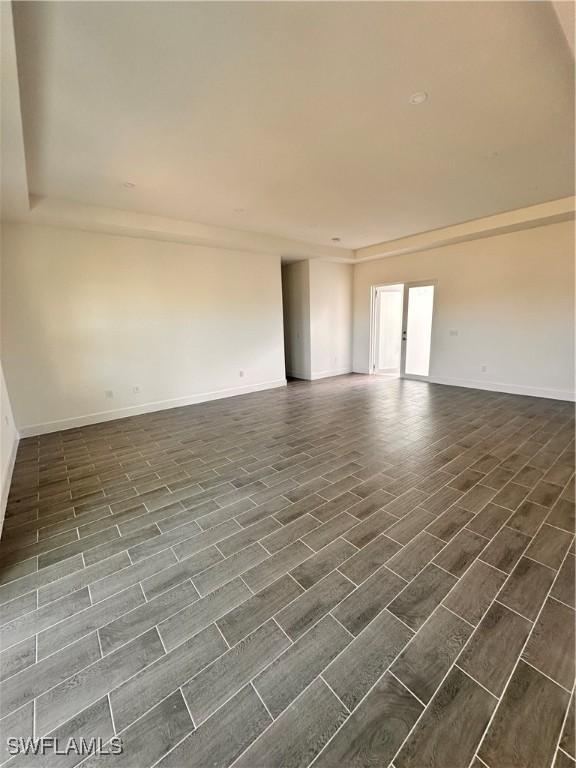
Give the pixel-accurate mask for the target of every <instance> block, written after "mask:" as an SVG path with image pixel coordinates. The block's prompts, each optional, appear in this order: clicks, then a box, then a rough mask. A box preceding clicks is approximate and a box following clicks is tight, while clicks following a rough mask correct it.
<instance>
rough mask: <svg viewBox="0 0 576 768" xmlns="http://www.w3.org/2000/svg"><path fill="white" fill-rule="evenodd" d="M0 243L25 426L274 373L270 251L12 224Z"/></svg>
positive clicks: (265, 383) (89, 417) (5, 309)
mask: <svg viewBox="0 0 576 768" xmlns="http://www.w3.org/2000/svg"><path fill="white" fill-rule="evenodd" d="M2 246H3V259H2V270H3V280H2V294H3V295H2V337H3V347H2V353H3V362H4V372H5V375H6V380H7V383H8V387H9V390H10V395H11V398H12V407H13V409H14V415H15V418H16V423H17V425H18V427H19V428H20V431H21V433H22V434H23V435H26V434H33V433H36V432H40V431H43V430H53V429H60V428H66V427H69V426H76V425H78V424H82V423H92V422H95V421H101V420H103V419H106V418H117V417H120V416H125V415H131V414H133V413H138V412H142V411H147V410H156V409H159V408H163V407H175V406H177V405H184V404H187V403H191V402H200V401H202V400H206V399H211V398H214V397H223V396H228V395H232V394H239V393H242V392H248V391H254V390H257V389H264V388H268V387H273V386H279V385H282V384H283V383H285V374H284V359H283V339H282V302H281V281H280V260H279V257H277V256H268V255H254V254H249V253H245V252H242V253H240V252H235V251H225V250H219V249H214V248H202V247H197V246H192V245H185V244H179V243H172V242H170V243H169V242H161V241H156V240H149V239H138V238H130V237H115V236H111V235H103V234H96V233H87V232H80V231H72V230H64V229H56V228H44V227H30V226H22V225H10V226H5V227H4V230H3V240H2ZM241 371H243V372H244V376H241V375H240V372H241ZM135 387H138V388H139V392H134V388H135ZM107 390H110V391H112V392H113V393H114V394H113V397H112V398H107V397H106V395H105V392H106V391H107Z"/></svg>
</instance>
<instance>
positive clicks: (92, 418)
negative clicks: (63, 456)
mask: <svg viewBox="0 0 576 768" xmlns="http://www.w3.org/2000/svg"><path fill="white" fill-rule="evenodd" d="M285 386H286V379H275V380H273V381H262V382H260V383H259V384H247V385H246V386H244V387H231V388H229V389H218V390H215V391H214V392H199V393H198V394H194V395H188V396H186V397H176V398H173V399H172V400H157V401H156V402H152V403H143V404H142V405H131V406H128V407H127V408H116V409H115V410H112V411H100V412H99V413H87V414H84V415H83V416H74V417H72V418H70V419H60V420H58V421H51V422H48V423H46V424H29V425H27V426H25V427H21V428H20V437H35V436H36V435H45V434H47V433H49V432H59V431H60V430H63V429H74V428H75V427H86V426H89V425H90V424H99V423H100V422H103V421H114V419H125V418H127V417H128V416H139V415H141V414H143V413H154V411H165V410H168V409H169V408H180V407H181V406H183V405H195V404H197V403H206V402H208V401H210V400H220V399H222V398H226V397H237V396H238V395H248V394H250V393H251V392H261V391H262V390H264V389H274V388H276V387H285Z"/></svg>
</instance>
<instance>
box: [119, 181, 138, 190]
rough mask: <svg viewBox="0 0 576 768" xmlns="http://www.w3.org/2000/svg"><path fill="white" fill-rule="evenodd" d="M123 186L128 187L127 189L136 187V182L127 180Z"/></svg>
mask: <svg viewBox="0 0 576 768" xmlns="http://www.w3.org/2000/svg"><path fill="white" fill-rule="evenodd" d="M122 186H123V187H126V189H134V187H135V186H136V184H134V182H132V181H125V182H124V184H122Z"/></svg>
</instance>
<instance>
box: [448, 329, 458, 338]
mask: <svg viewBox="0 0 576 768" xmlns="http://www.w3.org/2000/svg"><path fill="white" fill-rule="evenodd" d="M450 336H458V331H457V330H456V329H455V328H452V329H451V330H450Z"/></svg>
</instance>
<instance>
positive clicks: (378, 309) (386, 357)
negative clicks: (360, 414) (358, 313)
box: [372, 285, 404, 376]
mask: <svg viewBox="0 0 576 768" xmlns="http://www.w3.org/2000/svg"><path fill="white" fill-rule="evenodd" d="M403 304H404V286H403V285H382V286H378V287H377V288H376V292H375V303H374V336H373V338H374V345H373V350H372V355H373V368H372V370H373V371H374V373H378V374H387V375H396V376H399V375H400V364H401V359H402V322H403V317H402V310H403Z"/></svg>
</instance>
